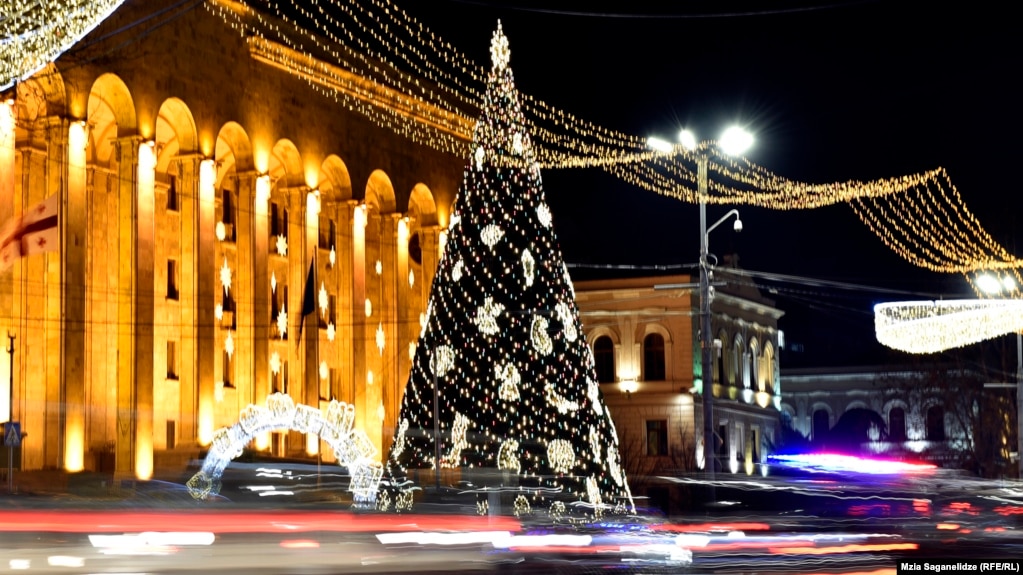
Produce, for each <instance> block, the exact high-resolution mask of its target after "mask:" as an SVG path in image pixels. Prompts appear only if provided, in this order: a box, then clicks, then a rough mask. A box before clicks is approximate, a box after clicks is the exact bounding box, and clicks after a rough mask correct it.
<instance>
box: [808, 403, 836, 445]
mask: <svg viewBox="0 0 1023 575" xmlns="http://www.w3.org/2000/svg"><path fill="white" fill-rule="evenodd" d="M830 430H831V419H830V416H829V415H828V410H826V409H818V410H816V411H814V412H813V430H812V432H813V435H812V436H811V439H813V440H814V441H819V440H821V439H823V438H824V437H826V436H827V434H828V431H830Z"/></svg>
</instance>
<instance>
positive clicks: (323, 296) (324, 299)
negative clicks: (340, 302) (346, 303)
mask: <svg viewBox="0 0 1023 575" xmlns="http://www.w3.org/2000/svg"><path fill="white" fill-rule="evenodd" d="M329 307H330V294H328V293H327V286H326V285H325V284H324V283H323V282H320V315H322V316H323V317H327V309H328V308H329Z"/></svg>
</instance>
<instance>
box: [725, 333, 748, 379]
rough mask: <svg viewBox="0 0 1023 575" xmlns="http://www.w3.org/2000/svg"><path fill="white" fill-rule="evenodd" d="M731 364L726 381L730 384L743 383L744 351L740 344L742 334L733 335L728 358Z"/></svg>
mask: <svg viewBox="0 0 1023 575" xmlns="http://www.w3.org/2000/svg"><path fill="white" fill-rule="evenodd" d="M729 359H730V360H731V362H730V363H731V365H730V366H729V373H728V383H729V384H730V385H743V384H744V382H743V364H744V363H745V359H746V353H745V350H744V349H743V345H742V336H741V335H737V336H735V340H734V341H733V342H732V356H731V357H730V358H729Z"/></svg>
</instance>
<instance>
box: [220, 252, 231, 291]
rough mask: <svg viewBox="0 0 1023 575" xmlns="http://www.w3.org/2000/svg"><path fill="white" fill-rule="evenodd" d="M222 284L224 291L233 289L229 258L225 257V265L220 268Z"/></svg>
mask: <svg viewBox="0 0 1023 575" xmlns="http://www.w3.org/2000/svg"><path fill="white" fill-rule="evenodd" d="M220 285H222V286H224V291H225V292H227V291H231V268H229V267H228V266H227V258H224V265H223V266H221V268H220Z"/></svg>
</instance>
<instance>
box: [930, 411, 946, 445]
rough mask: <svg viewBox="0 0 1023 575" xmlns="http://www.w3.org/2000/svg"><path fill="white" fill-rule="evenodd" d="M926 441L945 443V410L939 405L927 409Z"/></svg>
mask: <svg viewBox="0 0 1023 575" xmlns="http://www.w3.org/2000/svg"><path fill="white" fill-rule="evenodd" d="M927 441H945V409H944V408H943V407H941V406H940V405H932V406H930V407H928V408H927Z"/></svg>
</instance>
